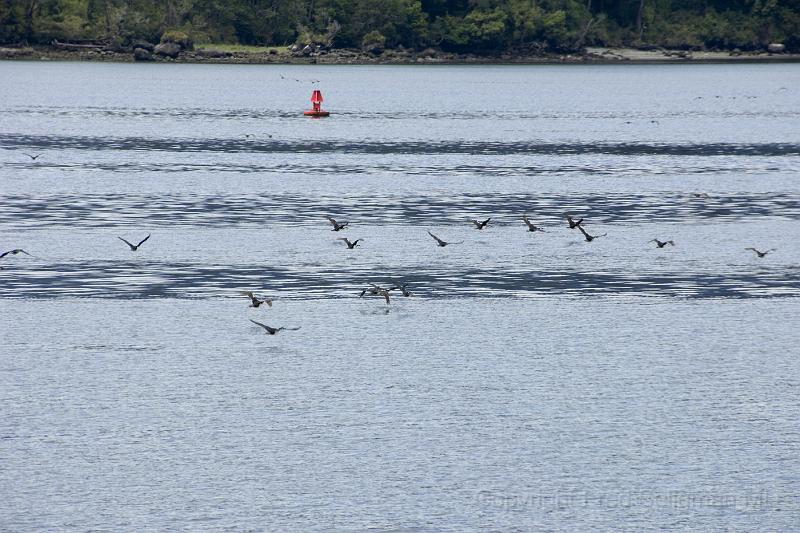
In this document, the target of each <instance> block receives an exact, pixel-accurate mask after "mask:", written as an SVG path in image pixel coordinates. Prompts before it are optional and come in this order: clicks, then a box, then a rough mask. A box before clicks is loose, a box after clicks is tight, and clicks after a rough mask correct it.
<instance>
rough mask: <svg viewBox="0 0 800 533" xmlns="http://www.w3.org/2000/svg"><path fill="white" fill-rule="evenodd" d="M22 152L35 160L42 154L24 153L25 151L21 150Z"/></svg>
mask: <svg viewBox="0 0 800 533" xmlns="http://www.w3.org/2000/svg"><path fill="white" fill-rule="evenodd" d="M22 153H23V154H25V155H27V156H28V157H30V158H31V159H32V160H33V161H36V160H37V159H39V158H40V157H41V156H42V154H26V153H25V152H22Z"/></svg>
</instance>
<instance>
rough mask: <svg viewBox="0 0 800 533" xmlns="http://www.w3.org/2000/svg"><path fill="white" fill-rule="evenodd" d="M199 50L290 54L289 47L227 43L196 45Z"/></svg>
mask: <svg viewBox="0 0 800 533" xmlns="http://www.w3.org/2000/svg"><path fill="white" fill-rule="evenodd" d="M195 48H197V49H198V50H219V51H220V52H231V53H241V54H263V53H266V52H269V51H270V50H273V49H274V50H277V51H278V53H279V54H285V53H287V52H288V50H289V47H288V46H251V45H248V44H227V43H202V44H195Z"/></svg>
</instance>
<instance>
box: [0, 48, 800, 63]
mask: <svg viewBox="0 0 800 533" xmlns="http://www.w3.org/2000/svg"><path fill="white" fill-rule="evenodd" d="M1 60H9V61H90V62H113V63H133V62H137V63H194V64H204V63H210V64H239V65H248V64H250V65H471V64H474V65H563V64H600V65H607V64H611V65H618V64H639V65H641V64H687V63H796V62H800V54H794V53H769V52H767V51H759V52H737V51H685V50H663V49H658V50H640V49H634V48H601V47H588V48H586V50H585V51H584V53H582V54H577V53H576V54H546V55H526V54H515V53H510V52H505V53H499V54H496V55H479V54H457V53H450V52H441V51H436V50H432V49H427V50H423V51H409V50H405V49H399V50H395V49H387V50H385V51H382V52H381V53H380V54H374V53H369V52H363V51H360V50H356V49H330V50H322V51H320V50H317V51H312V52H310V53H306V54H303V53H296V52H294V53H291V52H278V51H277V50H274V49H273V50H270V51H265V52H226V51H222V50H217V49H214V48H213V46H208V47H203V46H199V47H198V48H197V49H196V50H191V51H181V52H180V54H178V55H177V57H174V58H173V57H168V56H159V55H155V54H151V55H150V56H149V57H148V59H147V60H145V61H137V60H135V59H134V54H133V52H132V51H116V50H108V49H103V48H100V47H97V48H90V49H84V48H78V49H65V48H63V47H55V46H34V47H2V46H0V61H1Z"/></svg>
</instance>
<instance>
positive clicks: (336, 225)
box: [325, 216, 350, 231]
mask: <svg viewBox="0 0 800 533" xmlns="http://www.w3.org/2000/svg"><path fill="white" fill-rule="evenodd" d="M325 218H327V219H328V222H330V223H331V225H332V226H333V229H332V230H331V231H341V230H343V229H345V228H346V227H347V226H349V225H350V223H349V222H342V223H341V224H339V223H338V222H336V220H335V219H334V218H333V217H329V216H326V217H325Z"/></svg>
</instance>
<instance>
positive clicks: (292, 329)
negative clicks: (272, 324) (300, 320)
mask: <svg viewBox="0 0 800 533" xmlns="http://www.w3.org/2000/svg"><path fill="white" fill-rule="evenodd" d="M281 329H285V330H286V331H297V330H298V329H300V326H297V327H296V328H281Z"/></svg>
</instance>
